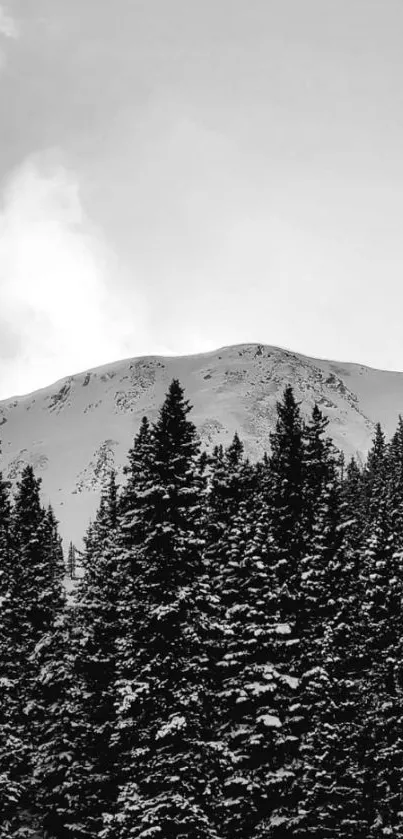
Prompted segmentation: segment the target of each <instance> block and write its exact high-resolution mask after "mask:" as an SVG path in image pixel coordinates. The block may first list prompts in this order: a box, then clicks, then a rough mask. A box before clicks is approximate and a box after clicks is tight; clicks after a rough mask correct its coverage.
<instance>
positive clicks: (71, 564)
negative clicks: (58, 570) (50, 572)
mask: <svg viewBox="0 0 403 839" xmlns="http://www.w3.org/2000/svg"><path fill="white" fill-rule="evenodd" d="M67 573H68V575H69V577H70V580H74V579H75V576H76V548H75V545H73V542H70V544H69V551H68V554H67Z"/></svg>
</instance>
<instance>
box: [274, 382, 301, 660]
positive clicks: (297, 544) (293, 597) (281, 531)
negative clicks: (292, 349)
mask: <svg viewBox="0 0 403 839" xmlns="http://www.w3.org/2000/svg"><path fill="white" fill-rule="evenodd" d="M270 443H271V456H270V475H271V498H270V499H269V505H270V511H271V532H272V539H273V551H274V556H275V557H276V566H277V567H276V577H277V581H278V586H279V589H278V594H279V598H280V600H281V609H282V613H283V615H284V619H285V620H287V621H288V622H289V623H290V624H292V626H293V631H295V632H297V633H298V626H297V623H298V618H299V614H300V602H299V601H300V581H301V558H302V555H303V551H304V515H303V514H304V508H303V498H304V462H303V461H304V452H303V423H302V419H301V415H300V410H299V407H298V404H297V402H296V401H295V398H294V394H293V391H292V388H291V387H290V386H288V387H286V389H285V391H284V396H283V401H282V402H278V403H277V422H276V426H275V431H274V432H272V433H271V435H270ZM295 649H296V650H297V648H295Z"/></svg>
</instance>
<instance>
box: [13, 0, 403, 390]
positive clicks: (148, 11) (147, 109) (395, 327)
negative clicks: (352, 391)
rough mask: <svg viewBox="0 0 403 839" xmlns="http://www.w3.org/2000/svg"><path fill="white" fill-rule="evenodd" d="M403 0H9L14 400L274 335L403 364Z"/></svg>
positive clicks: (344, 356) (342, 355) (296, 346)
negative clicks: (92, 372)
mask: <svg viewBox="0 0 403 839" xmlns="http://www.w3.org/2000/svg"><path fill="white" fill-rule="evenodd" d="M402 37H403V3H402V2H401V0H304V2H301V0H203V2H200V0H114V2H113V3H111V2H110V0H35V2H33V0H4V2H3V0H0V125H1V131H0V398H6V397H9V396H12V395H15V394H19V393H25V392H29V391H32V390H34V389H36V388H38V387H42V386H45V385H47V384H49V383H51V382H52V381H55V380H56V379H58V378H61V377H62V376H65V375H69V374H72V373H75V372H80V371H82V370H85V369H86V368H88V367H94V366H96V365H100V364H105V363H108V362H111V361H114V360H117V359H120V358H125V357H129V356H136V355H146V354H155V353H158V354H169V355H172V354H187V353H194V352H204V351H208V350H212V349H215V348H218V347H220V346H224V345H228V344H236V343H246V342H262V343H267V344H273V345H277V346H282V347H286V348H290V349H292V350H294V351H298V352H302V353H305V354H307V355H313V356H317V357H322V358H323V357H326V358H333V359H338V360H345V361H357V362H360V363H365V364H369V365H371V366H375V367H380V368H383V369H395V370H403V327H402V320H403V318H402V311H403V153H402V149H403V85H402V79H403V50H402V49H401V44H402Z"/></svg>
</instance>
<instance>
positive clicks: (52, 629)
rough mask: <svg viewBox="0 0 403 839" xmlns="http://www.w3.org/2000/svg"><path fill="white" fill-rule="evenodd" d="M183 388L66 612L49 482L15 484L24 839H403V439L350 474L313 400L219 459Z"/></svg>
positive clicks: (7, 717)
mask: <svg viewBox="0 0 403 839" xmlns="http://www.w3.org/2000/svg"><path fill="white" fill-rule="evenodd" d="M189 411H190V406H189V404H188V402H187V401H186V400H185V398H184V393H183V390H182V388H181V386H180V384H179V382H177V381H175V380H174V381H173V382H172V384H171V387H170V389H169V392H168V394H167V397H166V400H165V402H164V404H163V406H162V408H161V410H160V414H159V417H158V420H157V422H156V423H155V424H154V425H150V424H149V422H148V421H147V419H146V418H145V419H144V420H143V422H142V425H141V428H140V431H139V433H138V435H137V437H136V439H135V441H134V445H133V448H132V449H131V450H130V452H129V457H128V463H127V467H126V481H125V484H124V486H123V487H121V488H118V487H117V485H116V481H115V476H114V474H112V475H111V479H110V483H109V487H108V489H107V491H105V493H104V495H103V497H102V500H101V504H100V508H99V511H98V514H97V517H96V520H95V522H94V523H93V525H92V526H91V527H90V529H89V531H88V534H87V538H86V547H85V552H84V565H85V575H84V577H83V578H82V579H81V580H80V581H79V582H78V584H77V587H76V590H75V593H74V596H73V597H72V598H71V597H70V598H68V599H67V600H66V595H65V591H64V587H63V579H62V577H63V567H62V558H61V547H60V540H59V538H58V535H57V528H56V523H55V520H54V516H53V513H52V511H51V510H47V511H45V510H44V509H42V507H41V503H40V497H39V482H38V481H37V480H36V479H35V477H34V475H33V473H32V470H31V468H30V467H27V468H26V470H25V471H24V473H23V475H22V478H21V481H20V483H19V485H18V487H17V492H16V496H15V500H14V501H13V503H11V501H10V491H9V487H8V486H7V484H6V482H4V481H3V480H1V481H0V587H1V588H0V604H1V611H0V655H1V673H0V690H1V708H0V823H1V837H2V839H3V837H10V838H11V837H13V839H17V837H23V836H24V837H25V836H28V835H30V834H29V830H28V828H29V827H30V828H31V829H33V827H35V825H37V828H38V829H40V830H41V831H42V832H43V831H45V835H48V836H50V837H55V839H56V837H66V839H67V837H68V839H90V838H91V837H101V839H154V837H161V839H252V837H253V839H294V838H296V837H298V838H299V839H302V838H303V839H308V837H309V839H311V837H316V839H326V837H329V839H337V837H343V839H344V838H345V839H347V837H348V838H349V839H381V837H385V836H393V837H403V801H402V781H403V777H402V776H403V654H402V652H403V651H402V643H403V612H402V595H403V565H402V556H403V421H402V420H400V421H399V425H398V428H397V431H396V433H395V434H394V436H393V438H392V439H391V441H390V442H389V443H386V442H385V438H384V435H383V433H382V430H381V428H380V427H379V426H378V427H377V429H376V434H375V437H374V441H373V445H372V448H371V451H370V453H369V455H368V459H367V462H366V464H365V466H364V467H363V468H360V467H359V466H358V465H357V463H356V462H355V461H354V460H353V461H351V462H350V463H349V464H348V465H347V466H346V465H345V464H344V462H343V458H342V457H341V456H340V454H339V453H338V452H337V451H336V450H335V448H334V446H333V445H332V443H331V441H330V439H329V438H328V437H327V424H328V421H327V420H326V419H325V418H324V417H323V415H322V414H321V412H320V410H319V409H318V408H317V407H315V408H314V410H313V412H312V416H311V417H310V418H309V420H308V421H307V422H304V421H303V420H302V418H301V415H300V411H299V407H298V404H297V403H296V401H295V398H294V395H293V392H292V389H291V388H286V390H285V392H284V396H283V399H282V401H281V403H279V404H278V406H277V423H276V426H275V430H274V431H273V433H272V434H271V450H270V454H269V455H268V456H266V457H265V458H264V459H263V460H262V461H261V462H259V463H257V464H252V463H250V462H249V461H248V460H247V459H246V458H245V456H244V451H243V446H242V443H241V441H240V440H239V438H238V436H235V438H234V440H233V442H232V444H231V445H230V446H229V447H228V448H226V449H223V447H221V446H220V447H218V448H216V449H215V450H214V452H213V454H212V455H211V456H210V455H206V454H205V453H203V452H201V451H200V446H199V443H198V440H197V434H196V430H195V427H194V425H193V424H192V422H191V421H190V420H189V418H188V414H189Z"/></svg>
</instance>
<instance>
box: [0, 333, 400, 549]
mask: <svg viewBox="0 0 403 839" xmlns="http://www.w3.org/2000/svg"><path fill="white" fill-rule="evenodd" d="M173 377H177V378H179V379H180V381H181V383H182V384H183V385H184V387H185V389H186V395H187V397H188V398H189V399H190V401H191V403H192V404H193V406H194V410H193V412H192V418H193V421H194V422H195V423H196V425H197V427H198V429H199V434H200V437H201V440H202V442H203V445H204V446H205V447H206V448H211V447H212V446H214V445H215V444H216V443H218V442H224V443H226V442H229V441H230V440H231V438H232V436H233V434H234V432H235V431H236V430H237V431H238V432H239V434H240V436H241V437H242V439H243V441H244V443H245V447H246V451H247V453H248V454H249V455H250V456H251V457H252V458H256V457H258V456H260V455H262V454H263V452H264V451H265V450H267V449H268V447H269V432H270V430H271V428H272V427H273V422H274V418H275V406H276V401H277V400H278V399H279V398H280V397H281V394H282V391H283V390H284V387H285V386H286V385H287V384H291V385H292V386H293V388H294V390H295V394H296V397H297V399H298V400H300V401H301V403H302V410H303V412H304V413H308V412H310V410H311V409H312V407H313V405H314V403H315V402H317V403H318V404H319V406H320V408H321V409H322V411H323V412H324V413H325V414H327V416H328V417H329V419H330V432H331V434H332V436H333V438H334V441H335V443H336V444H337V446H339V447H340V448H342V449H343V450H344V451H345V452H346V454H347V455H348V456H350V455H352V454H359V455H364V454H365V452H366V451H367V449H368V446H369V443H370V440H371V437H372V433H373V427H374V423H375V422H376V421H377V420H379V421H380V422H381V423H382V424H383V426H384V428H385V431H386V432H387V433H391V432H392V431H393V430H394V428H395V426H396V422H397V419H398V414H399V412H403V373H390V372H384V371H379V370H373V369H371V368H368V367H364V366H362V365H359V364H344V363H343V364H340V363H336V362H332V361H321V360H317V359H311V358H307V357H305V356H302V355H298V354H297V353H292V352H288V351H286V350H282V349H277V348H275V347H269V346H263V345H260V344H247V345H240V346H235V347H226V348H224V349H221V350H217V351H214V352H211V353H205V354H201V355H193V356H185V357H179V358H162V357H145V358H135V359H127V360H125V361H119V362H116V363H114V364H109V365H107V366H104V367H99V368H97V369H95V370H89V371H85V372H83V373H79V374H77V375H73V376H69V377H68V378H66V379H63V380H61V381H59V382H57V383H55V384H53V385H51V386H50V387H47V388H44V389H42V390H39V391H36V392H35V393H31V394H29V395H28V396H22V397H18V398H13V399H8V400H6V401H3V402H0V439H1V440H2V450H3V458H2V468H3V471H4V473H5V475H7V476H8V477H9V478H10V480H12V481H15V480H16V479H17V478H18V475H19V473H20V471H21V468H22V467H23V466H24V465H25V464H26V463H32V464H33V465H34V467H35V470H36V472H37V474H38V475H40V476H41V478H42V488H43V492H44V497H45V499H49V500H50V501H51V502H52V504H53V506H54V508H55V512H56V515H57V517H58V519H59V520H60V523H61V532H62V535H63V536H64V538H65V539H66V540H70V539H72V540H73V541H75V542H76V543H77V544H79V542H80V539H81V537H82V535H83V533H84V531H85V529H86V526H87V524H88V521H89V519H90V517H91V516H93V514H94V511H95V509H96V506H97V502H98V498H99V491H100V489H101V487H102V484H103V481H104V479H105V476H106V475H107V474H108V471H109V470H110V468H111V467H112V466H113V465H115V466H116V468H117V469H118V471H119V472H121V469H122V466H123V465H124V463H125V460H126V455H127V451H128V449H129V447H130V445H131V442H132V439H133V436H134V434H135V433H136V431H137V429H138V426H139V422H140V419H141V417H142V416H143V415H144V414H147V415H148V417H149V418H150V419H151V420H152V419H154V418H155V417H156V415H157V412H158V408H159V406H160V405H161V402H162V400H163V398H164V395H165V392H166V390H167V387H168V385H169V382H170V381H171V379H172V378H173Z"/></svg>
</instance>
